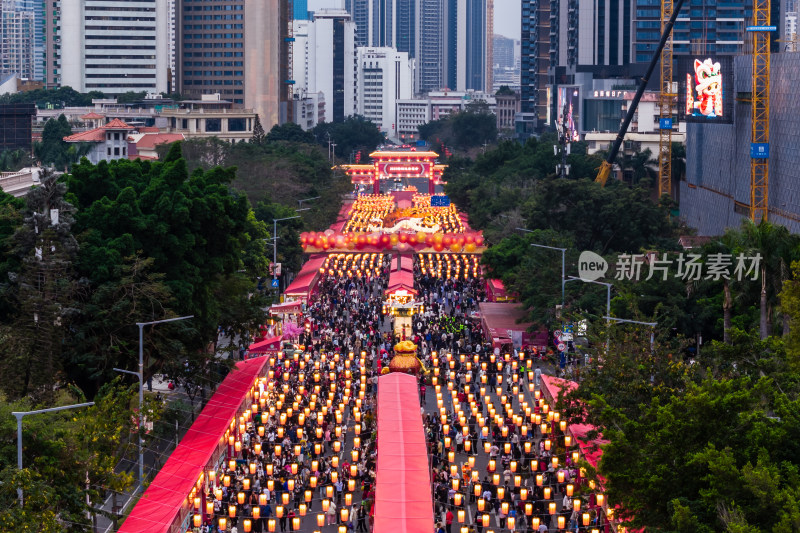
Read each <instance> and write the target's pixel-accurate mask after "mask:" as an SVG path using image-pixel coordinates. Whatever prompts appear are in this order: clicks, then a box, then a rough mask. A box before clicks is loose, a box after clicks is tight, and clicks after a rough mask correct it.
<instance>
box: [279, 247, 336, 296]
mask: <svg viewBox="0 0 800 533" xmlns="http://www.w3.org/2000/svg"><path fill="white" fill-rule="evenodd" d="M325 255H326V254H314V255H313V256H311V258H310V259H309V260H308V261H306V263H305V264H304V265H303V268H301V269H300V272H298V274H297V277H295V278H294V280H293V281H292V282H291V283H290V284H289V286H288V287H286V290H285V291H283V295H284V296H285V297H286V298H290V299H292V300H293V301H300V302H307V301H308V299H309V297H310V296H311V293H312V292H313V291H314V288H315V287H316V286H317V282H318V281H319V278H320V275H321V273H320V268H322V265H323V263H325Z"/></svg>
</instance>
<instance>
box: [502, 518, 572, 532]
mask: <svg viewBox="0 0 800 533" xmlns="http://www.w3.org/2000/svg"><path fill="white" fill-rule="evenodd" d="M561 518H563V517H561ZM514 522H515V518H514V517H513V516H509V517H508V522H507V524H508V529H509V531H514Z"/></svg>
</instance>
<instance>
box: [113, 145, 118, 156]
mask: <svg viewBox="0 0 800 533" xmlns="http://www.w3.org/2000/svg"><path fill="white" fill-rule="evenodd" d="M114 155H119V146H115V147H114Z"/></svg>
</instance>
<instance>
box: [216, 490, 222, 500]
mask: <svg viewBox="0 0 800 533" xmlns="http://www.w3.org/2000/svg"><path fill="white" fill-rule="evenodd" d="M214 497H215V498H216V499H217V500H222V489H220V488H217V489H215V490H214Z"/></svg>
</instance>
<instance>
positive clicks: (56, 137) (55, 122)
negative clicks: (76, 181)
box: [34, 115, 72, 169]
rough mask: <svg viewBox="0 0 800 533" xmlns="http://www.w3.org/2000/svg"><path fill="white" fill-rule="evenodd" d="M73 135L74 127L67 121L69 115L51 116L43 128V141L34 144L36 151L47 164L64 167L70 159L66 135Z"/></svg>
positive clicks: (58, 167) (59, 167)
mask: <svg viewBox="0 0 800 533" xmlns="http://www.w3.org/2000/svg"><path fill="white" fill-rule="evenodd" d="M70 135H72V127H71V126H70V125H69V122H68V121H67V117H65V116H64V115H59V116H58V118H51V119H49V120H48V121H47V122H45V123H44V129H43V130H42V142H41V143H37V144H36V145H35V146H34V153H35V154H36V156H37V157H38V158H39V159H40V160H41V161H42V163H44V164H46V165H52V166H54V167H55V168H57V169H63V168H65V167H66V166H67V164H68V163H69V161H70V156H69V155H68V152H69V148H70V146H69V143H68V142H66V141H65V140H64V137H68V136H70Z"/></svg>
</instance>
